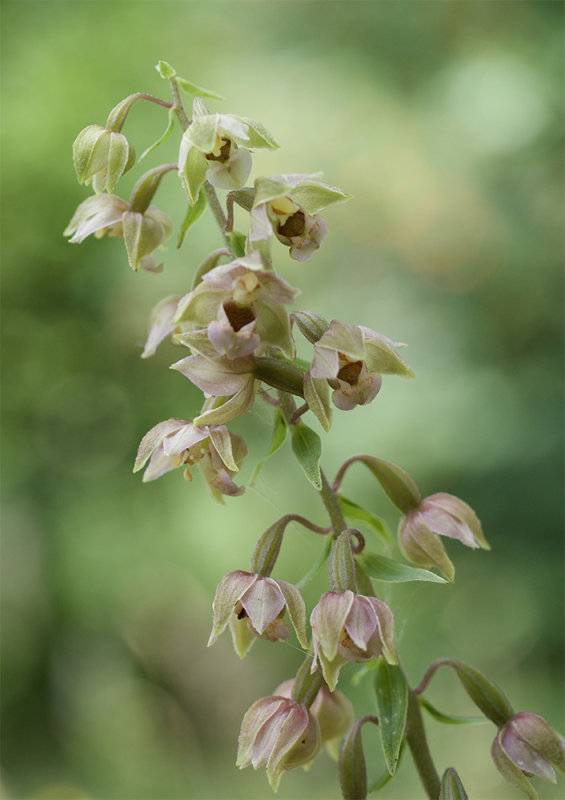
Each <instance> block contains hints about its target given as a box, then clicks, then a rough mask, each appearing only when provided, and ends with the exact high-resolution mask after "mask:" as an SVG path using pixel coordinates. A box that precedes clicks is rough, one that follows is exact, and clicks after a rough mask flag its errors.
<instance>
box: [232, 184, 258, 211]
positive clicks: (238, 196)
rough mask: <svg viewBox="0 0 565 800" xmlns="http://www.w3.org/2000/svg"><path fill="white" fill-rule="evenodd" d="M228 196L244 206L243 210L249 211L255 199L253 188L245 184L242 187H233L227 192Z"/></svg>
mask: <svg viewBox="0 0 565 800" xmlns="http://www.w3.org/2000/svg"><path fill="white" fill-rule="evenodd" d="M228 198H231V199H232V200H233V201H234V203H237V204H238V206H241V208H244V209H245V211H251V209H252V208H253V201H254V200H255V189H252V188H251V187H250V186H245V187H244V188H243V189H234V190H233V191H231V192H229V194H228Z"/></svg>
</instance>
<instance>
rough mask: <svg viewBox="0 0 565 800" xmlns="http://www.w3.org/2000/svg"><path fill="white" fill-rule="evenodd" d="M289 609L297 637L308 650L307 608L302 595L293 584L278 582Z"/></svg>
mask: <svg viewBox="0 0 565 800" xmlns="http://www.w3.org/2000/svg"><path fill="white" fill-rule="evenodd" d="M277 584H278V586H279V589H280V590H281V592H282V594H283V597H284V599H285V602H286V607H287V609H288V615H289V617H290V621H291V622H292V626H293V628H294V630H295V631H296V636H297V638H298V641H299V642H300V644H301V645H302V647H303V648H304V649H305V650H307V649H308V636H307V635H306V606H305V605H304V600H303V599H302V595H301V594H300V592H299V591H298V589H297V588H296V586H293V585H292V583H287V582H286V581H277Z"/></svg>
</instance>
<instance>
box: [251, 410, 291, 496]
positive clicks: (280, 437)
mask: <svg viewBox="0 0 565 800" xmlns="http://www.w3.org/2000/svg"><path fill="white" fill-rule="evenodd" d="M287 430H288V426H287V424H286V420H285V418H284V416H283V414H282V413H281V411H280V409H279V408H277V410H276V411H275V417H274V419H273V436H272V438H271V446H270V448H269V452H268V453H267V455H266V456H265V457H264V458H262V459H261V461H259V463H258V464H257V465H256V467H255V469H254V470H253V474H252V475H251V479H250V481H249V485H250V486H253V484H254V483H255V481H256V480H257V476H258V475H259V472H260V471H261V468H262V467H263V464H264V463H265V462H266V461H268V460H269V458H270V457H271V456H272V455H273V453H276V452H277V450H278V449H279V447H280V446H281V445H282V443H283V442H284V440H285V439H286V432H287Z"/></svg>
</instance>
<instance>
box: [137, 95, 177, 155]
mask: <svg viewBox="0 0 565 800" xmlns="http://www.w3.org/2000/svg"><path fill="white" fill-rule="evenodd" d="M174 126H175V112H174V110H173V109H172V108H169V123H168V125H167V127H166V128H165V133H164V134H163V135H162V136H161V137H160V138H159V139H157V141H156V142H153V144H152V145H150V146H149V147H148V148H147V150H144V151H143V153H142V154H141V155H140V156H139V158H138V159H137V163H138V164H141V162H142V161H143V159H144V158H145V157H146V156H148V155H149V153H152V152H153V150H155V148H157V147H159V145H160V144H163V142H165V141H166V140H167V139H168V138H169V136H170V135H171V133H172V132H173V128H174Z"/></svg>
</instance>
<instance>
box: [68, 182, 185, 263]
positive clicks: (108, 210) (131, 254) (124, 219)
mask: <svg viewBox="0 0 565 800" xmlns="http://www.w3.org/2000/svg"><path fill="white" fill-rule="evenodd" d="M92 233H93V234H94V235H95V236H96V238H97V239H99V238H101V237H102V236H104V234H105V233H108V236H121V237H123V239H124V242H125V245H126V250H127V254H128V262H129V265H130V267H131V268H132V269H133V270H135V271H136V272H137V270H138V269H139V267H142V269H146V270H148V271H149V272H160V271H161V269H162V266H163V265H162V264H156V263H155V261H154V259H153V256H152V255H151V254H152V253H153V252H154V251H155V250H156V249H157V248H158V247H159V246H160V245H162V244H163V243H164V242H165V241H166V240H167V239H168V238H169V237H170V236H171V235H172V233H173V224H172V222H171V220H170V219H169V218H168V216H167V215H166V214H165V213H164V212H163V211H160V210H159V209H158V208H155V206H149V207H148V208H147V209H146V210H145V211H144V212H143V213H141V212H139V211H132V210H131V207H130V204H129V203H126V201H125V200H122V198H121V197H116V195H113V194H96V195H94V196H93V197H89V198H87V199H86V200H85V201H84V202H83V203H81V204H80V205H79V207H78V208H77V210H76V211H75V213H74V214H73V217H72V219H71V221H70V222H69V224H68V226H67V228H66V229H65V231H64V234H63V235H64V236H71V238H70V239H69V241H70V242H71V243H73V244H76V243H80V242H82V241H84V239H86V237H87V236H90V235H91V234H92Z"/></svg>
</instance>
